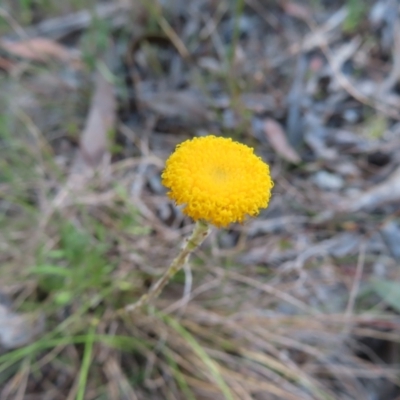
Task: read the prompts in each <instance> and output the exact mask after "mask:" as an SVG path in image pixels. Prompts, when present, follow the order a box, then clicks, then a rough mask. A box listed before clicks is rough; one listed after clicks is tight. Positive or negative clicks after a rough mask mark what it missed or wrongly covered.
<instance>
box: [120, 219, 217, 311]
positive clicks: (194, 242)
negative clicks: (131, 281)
mask: <svg viewBox="0 0 400 400" xmlns="http://www.w3.org/2000/svg"><path fill="white" fill-rule="evenodd" d="M209 232H210V225H208V224H207V223H206V222H204V221H197V222H196V225H195V227H194V229H193V232H192V234H191V236H190V237H189V238H188V239H186V240H185V243H184V246H183V248H182V250H181V251H180V253H179V254H178V256H177V257H176V258H175V259H174V261H172V263H171V265H170V266H169V268H168V269H167V270H166V271H165V273H164V275H163V276H162V277H161V278H160V279H159V280H158V281H157V282H156V283H155V285H154V286H153V287H152V288H151V289H150V290H149V292H148V293H146V294H144V295H143V296H142V297H141V298H140V299H139V300H138V301H137V302H136V303H133V304H128V305H127V306H125V308H124V311H125V312H132V311H135V310H137V309H139V308H142V307H143V306H144V305H146V304H148V303H149V302H150V301H151V300H153V299H155V298H157V297H158V296H159V294H160V293H161V292H162V290H163V289H164V287H165V285H166V284H167V283H168V282H169V281H170V279H171V278H172V277H173V276H174V275H175V274H176V273H177V272H178V271H180V270H181V269H182V268H183V266H184V265H185V264H186V263H187V262H188V260H189V257H190V254H191V253H192V251H193V250H195V249H197V247H199V246H200V245H201V243H202V242H203V241H204V239H205V238H206V237H207V235H208V234H209Z"/></svg>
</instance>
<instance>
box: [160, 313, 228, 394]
mask: <svg viewBox="0 0 400 400" xmlns="http://www.w3.org/2000/svg"><path fill="white" fill-rule="evenodd" d="M161 318H163V319H164V321H165V322H166V323H167V324H168V325H169V326H170V327H171V328H173V329H174V330H175V331H176V332H178V333H179V334H180V335H181V336H182V337H183V338H184V339H185V340H186V342H187V343H188V344H189V345H190V347H191V348H192V349H193V351H194V352H195V353H196V354H197V356H198V357H199V358H200V359H201V361H202V362H203V363H204V365H206V366H207V368H208V369H209V371H210V373H211V375H212V377H213V378H214V381H215V383H216V384H217V385H218V387H219V389H220V390H221V392H222V393H223V395H224V396H225V399H227V400H234V397H233V395H232V392H231V391H230V390H229V387H228V385H227V384H226V382H225V381H224V378H223V377H222V375H221V373H220V371H219V368H218V365H217V364H216V363H215V361H213V360H212V359H211V358H210V356H209V355H208V354H207V353H206V352H205V351H204V349H203V348H202V347H201V345H200V344H199V343H198V342H197V341H196V339H195V338H194V337H193V336H192V335H191V334H190V333H189V332H188V331H187V330H186V329H185V328H184V327H183V326H182V325H180V324H179V323H178V322H177V321H176V320H175V319H173V318H171V317H169V316H166V315H161Z"/></svg>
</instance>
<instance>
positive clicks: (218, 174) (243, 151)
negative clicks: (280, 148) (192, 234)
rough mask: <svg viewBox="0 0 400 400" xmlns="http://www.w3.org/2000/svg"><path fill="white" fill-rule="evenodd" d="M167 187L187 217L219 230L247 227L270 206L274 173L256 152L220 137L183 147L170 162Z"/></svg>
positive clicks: (193, 141)
mask: <svg viewBox="0 0 400 400" xmlns="http://www.w3.org/2000/svg"><path fill="white" fill-rule="evenodd" d="M162 183H163V185H164V186H166V187H167V188H169V192H168V196H169V197H170V198H171V199H172V200H175V202H176V204H178V205H184V206H185V207H184V209H183V212H184V214H186V215H188V216H190V217H192V218H193V219H194V220H195V221H197V220H200V219H201V220H205V221H208V222H211V223H212V224H214V225H216V226H217V227H224V226H227V225H229V224H230V223H231V222H243V221H244V219H245V217H246V216H247V215H250V216H255V215H257V214H258V213H259V210H260V208H266V207H267V206H268V202H269V199H270V197H271V189H272V187H273V182H272V179H271V176H270V173H269V167H268V165H267V164H266V163H264V162H263V161H262V160H261V158H259V157H257V156H256V155H255V154H254V153H253V149H252V148H251V147H248V146H245V145H244V144H241V143H238V142H234V141H232V139H226V138H222V137H216V136H205V137H200V138H194V139H192V140H187V141H185V142H183V143H181V144H179V145H178V146H177V147H176V149H175V152H174V153H172V155H171V156H170V157H169V158H168V160H167V162H166V167H165V170H164V172H163V174H162Z"/></svg>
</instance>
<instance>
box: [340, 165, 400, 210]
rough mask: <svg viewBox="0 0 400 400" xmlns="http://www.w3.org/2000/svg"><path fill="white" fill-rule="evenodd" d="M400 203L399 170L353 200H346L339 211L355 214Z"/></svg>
mask: <svg viewBox="0 0 400 400" xmlns="http://www.w3.org/2000/svg"><path fill="white" fill-rule="evenodd" d="M399 201H400V168H398V169H397V170H395V171H394V172H393V173H392V174H391V175H390V176H389V178H388V179H387V180H386V181H385V182H383V183H380V184H379V185H376V186H374V187H372V188H371V189H369V190H368V191H366V192H365V193H363V194H361V195H359V196H358V197H356V198H354V199H348V200H346V201H345V202H344V203H343V204H342V205H341V206H340V211H345V212H355V211H360V210H363V209H372V208H376V207H379V206H381V205H384V204H387V203H391V202H399Z"/></svg>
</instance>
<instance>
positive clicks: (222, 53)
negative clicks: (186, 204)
mask: <svg viewBox="0 0 400 400" xmlns="http://www.w3.org/2000/svg"><path fill="white" fill-rule="evenodd" d="M350 3H351V4H350ZM395 3H396V2H391V1H381V0H374V1H372V2H370V3H369V5H368V6H367V7H364V5H363V4H361V3H360V4H361V7H362V10H361V11H362V12H363V13H364V14H363V15H364V17H365V18H361V19H360V18H359V16H358V15H359V14H357V13H355V12H354V10H353V8H354V7H357V4H358V2H357V1H354V2H353V1H351V2H350V1H348V2H339V1H333V2H330V3H329V4H327V3H326V4H325V3H324V4H323V3H321V4H318V5H315V4H312V5H311V4H308V3H305V2H301V1H282V2H271V4H269V5H268V7H266V6H265V5H264V4H263V3H262V2H258V1H256V0H251V1H246V2H245V6H244V8H243V10H242V11H240V10H236V11H235V10H234V8H232V6H231V5H230V4H229V3H228V2H221V4H219V5H218V4H217V3H213V2H210V1H207V0H197V1H195V0H193V1H189V2H180V1H178V2H169V1H166V2H163V3H162V5H161V4H158V3H157V4H156V3H151V5H150V6H143V4H139V2H137V3H136V2H132V4H128V3H126V2H109V3H104V4H103V3H101V4H100V3H99V4H97V6H96V7H95V10H94V12H92V10H89V9H83V10H80V11H77V12H75V13H68V12H67V13H66V14H65V15H59V16H58V15H57V16H52V17H49V16H47V12H46V10H45V9H42V8H40V7H39V11H36V15H35V18H36V20H35V24H33V25H32V26H28V27H23V28H21V29H23V31H24V32H25V33H26V35H25V37H24V36H22V37H23V39H21V37H20V38H19V41H17V40H16V39H15V35H14V36H13V35H11V33H12V32H7V35H5V36H4V37H3V38H2V39H1V43H2V44H3V49H2V53H1V58H0V68H1V69H2V70H1V71H0V73H1V74H2V75H1V79H0V86H1V89H2V90H1V91H0V93H9V95H8V96H2V95H0V96H1V97H0V101H1V102H2V105H3V103H4V107H3V109H4V110H10V113H8V115H7V118H8V119H7V120H5V119H4V116H2V117H1V118H3V119H0V121H3V120H4V121H6V122H5V123H3V122H2V123H1V124H0V132H1V134H2V136H1V141H2V142H1V144H2V160H4V161H1V162H2V164H1V174H0V178H1V183H0V207H1V211H2V212H3V213H4V220H1V223H6V224H7V226H6V228H5V229H2V230H1V233H0V249H1V254H0V262H1V264H0V273H1V277H2V279H1V286H0V288H1V289H2V290H5V291H7V292H8V293H11V297H12V300H13V303H14V305H15V307H14V308H13V309H15V310H16V311H11V309H10V308H9V307H8V306H5V305H4V306H3V305H1V306H0V307H1V308H0V312H1V314H0V318H3V319H2V321H0V322H2V323H0V346H2V347H3V349H2V351H1V354H0V360H1V361H0V391H1V392H0V397H1V396H3V397H4V398H9V397H10V396H12V395H13V393H15V390H14V389H15V387H16V386H15V385H16V382H19V380H20V379H22V378H21V377H24V378H25V379H26V386H24V390H22V389H21V390H20V392H19V396H20V398H27V399H28V398H31V397H32V396H39V398H43V396H44V394H45V393H46V394H48V395H49V396H50V398H52V399H67V398H74V397H75V396H76V393H85V398H99V397H101V396H102V397H106V398H110V399H120V398H124V396H125V398H134V399H136V398H137V399H151V398H154V399H159V398H177V399H180V398H183V399H186V398H188V399H190V398H215V399H218V398H229V397H232V398H234V399H247V398H248V399H250V398H257V399H258V398H259V399H343V400H345V399H346V400H347V399H350V398H369V397H368V396H373V397H374V398H376V399H379V400H380V399H382V400H387V399H391V398H393V399H394V398H396V396H398V395H399V385H398V378H397V377H398V373H399V369H398V360H396V354H398V352H399V340H398V331H399V329H400V326H399V315H398V310H399V308H398V296H397V295H396V290H397V288H398V281H399V277H400V276H399V273H398V251H397V248H398V245H397V244H398V241H399V232H398V231H399V226H400V220H399V204H400V192H399V190H398V187H399V182H400V177H399V173H398V172H399V163H400V156H399V151H400V147H399V125H398V124H399V122H398V104H399V98H398V88H397V80H398V79H397V78H398V74H397V73H398V71H397V61H398V43H397V42H398V40H397V36H398V35H397V31H398V24H397V23H396V22H395V19H393V18H390V16H391V15H395V14H396V13H398V11H399V10H398V4H395ZM10 4H11V3H10ZM352 7H353V8H352ZM12 10H14V9H13V8H12ZM93 15H97V18H98V20H99V21H102V22H106V23H107V24H108V26H107V29H108V30H107V44H106V46H105V47H106V48H107V49H110V51H111V52H112V53H110V54H112V55H111V56H107V54H106V57H103V56H102V55H101V54H99V53H98V52H97V50H98V49H97V48H96V49H94V48H93V49H90V50H92V51H93V53H91V54H84V52H88V49H87V48H86V49H84V48H83V47H82V48H81V46H82V45H81V43H82V42H83V40H82V41H81V39H82V37H83V36H84V35H85V33H86V30H88V29H99V31H98V32H97V33H98V35H99V37H101V35H102V34H104V31H102V29H103V28H102V27H101V26H98V27H97V28H96V24H95V22H94V19H93ZM17 20H18V18H17ZM11 39H12V40H13V41H10V40H11ZM4 44H6V45H5V47H4ZM10 46H11V47H10ZM90 50H89V52H90ZM102 54H104V53H102ZM90 57H92V60H93V59H94V60H95V62H94V63H89V64H88V65H86V64H85V62H86V61H85V60H87V59H90ZM54 59H56V60H58V61H57V62H56V63H54V62H48V61H50V60H54ZM26 61H29V63H28V64H27V63H26ZM77 61H78V65H79V68H78V69H77V68H76V66H77V64H76V62H77ZM93 66H95V68H93ZM46 82H47V84H46ZM50 83H51V85H50ZM45 87H47V90H44V88H45ZM50 87H51V90H50V89H49V88H50ZM67 88H68V89H67ZM6 97H8V99H7V98H6ZM9 101H11V103H12V104H11V105H10V103H9ZM17 115H19V116H20V117H19V118H16V116H17ZM21 115H22V116H23V118H21ZM207 133H213V134H216V135H224V136H229V137H233V138H235V139H237V140H240V141H243V142H245V143H248V144H250V145H252V146H254V148H255V151H256V153H257V154H258V155H260V156H261V157H263V158H264V159H265V160H266V161H267V162H269V164H270V165H271V170H272V173H273V176H274V180H275V182H276V185H275V189H274V190H275V192H274V195H273V198H272V201H271V205H270V207H269V208H268V209H267V210H266V211H265V212H263V213H261V215H260V216H259V217H258V218H257V219H253V220H249V221H247V222H246V224H244V225H243V226H241V225H235V226H232V227H231V228H230V229H228V230H226V231H224V232H214V233H213V234H212V235H211V236H210V238H209V239H208V240H207V242H206V243H205V245H204V246H203V248H202V249H201V250H200V251H199V252H198V253H197V255H196V257H195V258H194V263H193V266H192V269H193V271H192V272H191V273H190V272H188V271H187V270H186V271H185V273H184V274H183V275H182V276H180V277H177V279H176V281H174V282H171V284H170V286H169V287H168V289H167V291H166V292H165V293H164V294H163V296H162V297H161V298H160V299H159V300H158V301H157V302H156V303H155V304H154V309H153V311H154V312H153V311H151V310H149V312H147V311H144V312H142V313H137V314H135V315H134V316H132V318H130V317H129V318H126V319H121V318H120V317H118V316H117V314H116V310H117V309H118V308H120V307H121V306H122V305H123V304H126V303H130V302H133V301H134V299H135V298H137V297H138V296H140V294H141V293H143V292H144V291H146V290H147V289H148V287H149V285H151V284H152V282H154V281H155V280H156V279H157V276H159V275H160V274H161V273H162V271H163V270H164V268H165V264H166V263H167V262H168V261H167V260H170V259H172V258H173V256H174V255H175V252H174V249H175V248H176V246H177V245H178V243H179V238H180V237H181V236H182V235H184V234H187V233H188V232H189V231H190V228H191V225H190V224H191V223H190V221H188V220H187V219H186V218H185V217H184V216H183V215H182V213H181V212H180V211H179V209H176V208H175V207H174V206H173V205H172V204H171V203H170V202H169V201H168V200H167V199H166V196H165V192H164V191H163V190H162V188H161V186H160V173H161V171H162V167H163V162H164V160H165V159H166V157H167V156H168V154H169V153H170V152H171V151H172V150H173V148H174V147H175V146H176V144H178V143H180V142H181V141H183V140H185V139H187V138H190V137H192V136H194V135H199V136H200V135H204V134H207ZM20 160H22V162H21V161H20ZM8 167H10V168H8ZM11 167H12V168H11ZM14 171H15V172H14ZM32 238H34V240H32ZM83 249H85V250H83ZM38 263H39V267H40V263H41V265H50V266H51V268H48V269H47V270H45V269H43V268H36V271H42V275H39V276H34V277H32V276H31V275H30V274H29V272H26V271H27V270H29V267H30V266H32V264H34V265H37V264H38ZM74 266H75V267H76V268H77V269H74ZM91 266H93V267H91ZM45 271H47V272H45ZM192 275H193V277H192ZM190 287H192V288H191V290H188V288H190ZM32 309H34V310H35V312H36V311H40V312H42V313H43V314H44V315H45V316H46V318H45V319H43V320H41V319H40V318H41V317H40V318H39V317H35V315H37V314H35V313H32V311H31V310H32ZM349 310H350V311H349ZM150 311H151V312H150ZM39 315H40V314H39ZM4 321H6V322H4ZM40 321H42V322H40ZM3 322H4V323H3ZM44 322H46V323H45V324H44ZM31 324H33V325H31ZM35 327H36V328H37V329H36V328H35ZM88 332H95V333H93V334H90V335H89V334H88ZM30 343H31V344H33V347H29V344H30ZM91 343H92V344H94V345H93V347H91V346H92V345H91ZM20 346H22V347H21V349H22V350H23V351H22V352H21V353H18V352H13V350H12V349H13V348H16V347H20ZM25 349H27V350H25ZM24 351H30V353H24ZM24 354H26V357H25V356H24ZM85 354H86V356H85ZM88 354H91V357H92V360H93V362H92V363H89V364H88ZM85 357H86V358H85ZM28 361H29V362H34V363H36V365H37V367H36V366H35V367H34V368H32V370H31V369H30V367H29V365H30V364H29V363H28ZM32 365H34V364H32ZM36 368H38V369H39V370H40V372H41V373H42V376H43V377H42V378H40V379H37V378H36V375H35V371H36V370H37V369H36ZM85 368H89V371H86V372H89V374H88V375H87V378H88V379H87V380H86V381H85V380H84V379H83V378H79V379H77V378H76V377H77V376H78V374H79V377H84V376H85V373H86V372H85ZM13 371H19V372H16V373H15V372H13ZM79 371H80V372H79ZM3 372H4V373H3ZM54 374H56V375H57V381H56V380H55V379H53V378H52V377H54ZM54 382H57V383H56V384H54ZM132 382H134V383H132Z"/></svg>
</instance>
